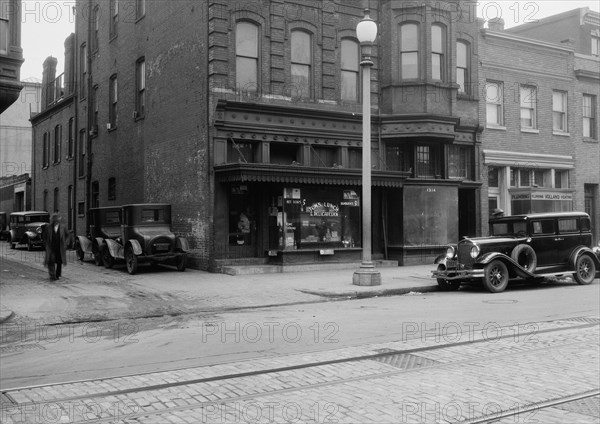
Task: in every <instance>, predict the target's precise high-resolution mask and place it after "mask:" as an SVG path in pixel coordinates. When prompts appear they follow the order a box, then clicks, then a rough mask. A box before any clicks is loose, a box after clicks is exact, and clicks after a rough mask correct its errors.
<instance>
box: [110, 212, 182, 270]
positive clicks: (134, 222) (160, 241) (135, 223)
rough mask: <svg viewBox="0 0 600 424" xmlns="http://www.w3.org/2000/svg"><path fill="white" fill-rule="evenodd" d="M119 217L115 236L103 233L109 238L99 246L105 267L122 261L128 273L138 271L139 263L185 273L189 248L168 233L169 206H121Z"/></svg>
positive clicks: (169, 221) (169, 224) (180, 238)
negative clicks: (164, 266) (120, 220)
mask: <svg viewBox="0 0 600 424" xmlns="http://www.w3.org/2000/svg"><path fill="white" fill-rule="evenodd" d="M120 218H121V219H122V222H121V225H120V226H119V234H118V236H116V237H115V235H116V234H113V233H112V232H111V233H110V234H109V232H107V231H105V233H106V234H107V235H111V236H110V237H105V238H104V240H103V241H104V244H101V245H99V248H100V252H101V256H102V261H103V262H104V264H105V265H107V266H112V264H114V261H115V260H119V259H124V260H125V265H126V267H127V271H128V272H129V273H130V274H135V273H136V272H137V269H138V264H139V263H150V264H157V263H170V264H172V265H175V266H176V267H177V270H178V271H185V267H186V262H187V251H188V250H189V247H188V243H187V240H186V239H185V238H184V237H176V236H175V234H173V233H172V232H171V205H169V204H159V203H143V204H132V205H124V206H121V217H120ZM115 230H116V228H115Z"/></svg>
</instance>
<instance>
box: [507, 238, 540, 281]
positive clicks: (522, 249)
mask: <svg viewBox="0 0 600 424" xmlns="http://www.w3.org/2000/svg"><path fill="white" fill-rule="evenodd" d="M510 257H511V258H512V259H513V261H515V262H516V263H518V264H519V265H521V266H522V267H523V268H525V269H526V270H527V271H529V272H531V273H532V274H533V273H534V272H535V268H536V267H537V256H536V254H535V251H534V250H533V247H531V246H529V245H528V244H519V245H518V246H516V247H515V248H514V249H513V251H512V253H511V254H510Z"/></svg>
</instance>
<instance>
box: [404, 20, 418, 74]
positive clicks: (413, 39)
mask: <svg viewBox="0 0 600 424" xmlns="http://www.w3.org/2000/svg"><path fill="white" fill-rule="evenodd" d="M400 78H401V79H404V80H406V79H417V78H419V26H418V25H417V24H414V23H406V24H402V26H401V27H400Z"/></svg>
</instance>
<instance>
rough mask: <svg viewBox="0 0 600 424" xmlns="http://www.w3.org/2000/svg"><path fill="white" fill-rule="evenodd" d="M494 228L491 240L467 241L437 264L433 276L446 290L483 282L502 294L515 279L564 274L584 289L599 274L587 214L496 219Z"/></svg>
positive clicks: (599, 261) (492, 221)
mask: <svg viewBox="0 0 600 424" xmlns="http://www.w3.org/2000/svg"><path fill="white" fill-rule="evenodd" d="M489 225H490V236H489V237H479V238H464V239H463V240H461V241H460V242H458V244H456V245H449V246H448V247H447V249H446V253H445V254H444V255H441V256H439V257H438V258H436V260H435V264H437V269H436V270H435V271H432V273H433V277H434V278H436V279H437V282H438V285H439V286H440V288H441V289H442V290H456V289H458V288H459V287H460V285H461V283H463V282H471V281H482V282H483V285H484V286H485V288H486V289H487V290H489V291H490V292H492V293H498V292H501V291H504V290H505V289H506V287H507V285H508V281H509V279H511V278H522V279H535V278H541V277H549V276H561V275H565V274H572V275H573V278H574V279H575V281H576V282H577V283H579V284H590V283H591V282H592V281H593V280H594V278H595V275H596V270H597V269H599V268H600V259H599V257H598V256H597V255H596V254H595V252H594V251H593V250H592V232H591V224H590V217H589V215H587V214H585V213H581V212H558V213H542V214H526V215H514V216H506V217H498V218H492V219H490V221H489Z"/></svg>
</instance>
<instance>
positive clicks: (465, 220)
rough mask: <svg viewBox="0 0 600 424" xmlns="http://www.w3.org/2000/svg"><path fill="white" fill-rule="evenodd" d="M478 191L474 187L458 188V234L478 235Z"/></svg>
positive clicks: (463, 235)
mask: <svg viewBox="0 0 600 424" xmlns="http://www.w3.org/2000/svg"><path fill="white" fill-rule="evenodd" d="M477 209H478V202H477V192H476V190H474V189H464V188H461V189H459V190H458V236H459V237H460V238H461V239H462V238H463V237H476V236H477V215H478V214H477Z"/></svg>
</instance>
